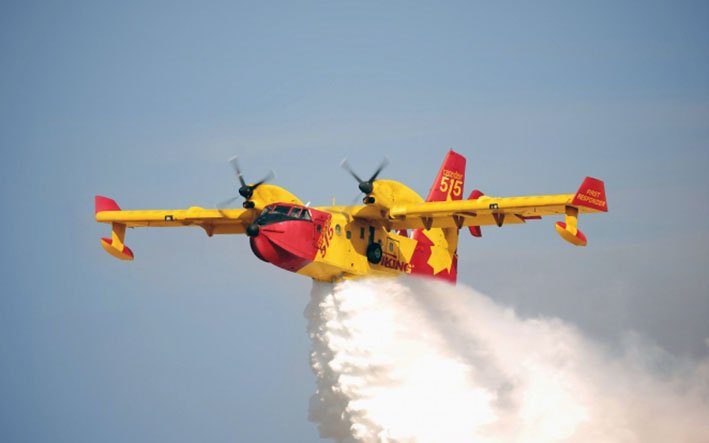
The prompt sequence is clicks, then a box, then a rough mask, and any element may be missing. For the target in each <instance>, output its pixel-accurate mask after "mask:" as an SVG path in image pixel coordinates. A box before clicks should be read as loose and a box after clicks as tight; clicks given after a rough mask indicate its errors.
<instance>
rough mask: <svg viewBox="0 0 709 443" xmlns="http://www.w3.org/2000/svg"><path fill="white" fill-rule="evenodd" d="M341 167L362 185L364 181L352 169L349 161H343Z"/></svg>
mask: <svg viewBox="0 0 709 443" xmlns="http://www.w3.org/2000/svg"><path fill="white" fill-rule="evenodd" d="M340 166H342V168H343V169H344V170H345V171H347V172H349V173H350V175H351V176H352V177H354V179H355V180H357V182H358V183H362V182H363V181H364V180H362V179H361V178H359V176H358V175H357V174H356V173H355V172H354V171H353V170H352V168H351V167H350V163H349V162H348V161H347V159H343V160H342V162H340Z"/></svg>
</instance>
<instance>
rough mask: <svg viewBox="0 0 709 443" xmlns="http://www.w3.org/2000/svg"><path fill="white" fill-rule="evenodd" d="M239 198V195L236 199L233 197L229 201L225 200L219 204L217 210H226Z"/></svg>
mask: <svg viewBox="0 0 709 443" xmlns="http://www.w3.org/2000/svg"><path fill="white" fill-rule="evenodd" d="M238 198H239V196H238V195H237V196H236V197H232V198H230V199H228V200H224V201H222V202H219V203H217V209H226V208H227V207H228V206H229V205H230V204H232V203H233V202H235V201H236V200H237V199H238Z"/></svg>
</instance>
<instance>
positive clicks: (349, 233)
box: [347, 231, 352, 240]
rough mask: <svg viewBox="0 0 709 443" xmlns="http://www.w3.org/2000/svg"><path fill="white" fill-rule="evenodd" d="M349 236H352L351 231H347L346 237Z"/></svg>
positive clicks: (348, 237)
mask: <svg viewBox="0 0 709 443" xmlns="http://www.w3.org/2000/svg"><path fill="white" fill-rule="evenodd" d="M351 238H352V231H347V239H348V240H349V239H351Z"/></svg>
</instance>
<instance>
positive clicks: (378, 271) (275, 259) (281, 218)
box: [95, 150, 608, 282]
mask: <svg viewBox="0 0 709 443" xmlns="http://www.w3.org/2000/svg"><path fill="white" fill-rule="evenodd" d="M231 162H232V165H233V166H234V169H235V172H236V176H237V177H238V179H239V182H240V185H241V186H240V187H239V195H240V196H241V197H243V198H244V199H245V201H244V202H243V205H242V206H243V209H224V208H219V209H204V208H200V207H197V206H193V207H191V208H189V209H175V210H139V211H124V210H121V208H120V207H118V204H116V202H115V201H113V200H111V199H110V198H107V197H102V196H96V201H95V204H96V221H98V222H102V223H110V224H111V238H102V239H101V245H102V246H103V248H104V249H105V250H106V251H107V252H108V253H109V254H111V255H112V256H114V257H116V258H118V259H121V260H133V252H132V251H131V250H130V248H128V247H127V246H126V245H125V243H124V241H125V233H126V228H138V227H183V226H197V227H200V228H202V229H204V230H205V231H206V233H207V235H208V236H210V237H211V236H213V235H219V234H246V235H247V236H248V237H249V242H250V244H251V250H252V251H253V252H254V254H256V256H257V257H258V258H260V259H261V260H263V261H265V262H269V263H271V264H273V265H275V266H278V267H280V268H283V269H285V270H287V271H291V272H297V273H298V274H302V275H306V276H308V277H311V278H313V279H315V280H320V281H328V282H331V281H337V280H341V279H349V278H357V277H363V276H367V275H387V274H389V275H391V274H395V275H396V274H399V273H406V274H416V275H423V276H430V277H435V278H440V279H443V280H448V281H450V282H455V280H456V275H457V264H458V254H457V249H458V232H459V230H460V229H462V228H464V227H468V228H469V230H470V233H471V234H472V235H473V236H475V237H480V236H481V235H482V231H481V227H482V226H488V225H497V226H499V227H502V226H506V225H513V224H521V223H525V222H526V221H527V220H535V219H540V218H542V217H545V216H550V215H564V216H565V221H563V222H557V223H556V225H555V227H556V231H557V232H558V233H559V235H560V236H561V238H563V239H564V240H566V241H567V242H569V243H571V244H572V245H576V246H585V245H586V237H585V235H584V234H583V233H582V232H581V231H580V230H579V229H578V227H577V226H578V215H579V214H582V213H591V212H607V211H608V206H607V204H606V194H605V189H604V184H603V182H602V181H601V180H598V179H595V178H591V177H587V178H586V179H585V180H584V181H583V183H582V184H581V187H580V188H579V190H578V191H577V192H576V193H574V194H559V195H540V196H526V197H492V196H488V195H485V194H483V193H482V192H480V191H478V190H477V189H476V190H474V191H472V192H471V194H470V195H469V197H468V198H467V199H466V200H463V199H462V197H463V185H464V183H465V157H463V156H462V155H460V154H458V153H456V152H454V151H452V150H451V151H449V152H448V154H447V155H446V157H445V159H444V161H443V165H442V166H441V168H440V170H439V171H438V175H437V176H436V179H435V181H434V182H433V186H432V187H431V189H430V191H429V193H428V197H427V198H426V200H425V201H424V200H423V199H422V198H421V197H420V196H419V195H418V194H417V193H416V192H414V191H413V190H411V189H410V188H408V187H407V186H405V185H403V184H401V183H399V182H396V181H393V180H382V179H379V178H378V177H379V174H380V173H381V171H382V169H383V168H384V166H385V164H386V163H382V164H381V165H380V166H379V168H378V169H377V170H376V171H375V173H374V174H373V175H372V176H371V177H370V178H369V179H368V180H363V179H361V178H360V177H359V176H358V175H357V174H356V173H355V172H354V171H353V170H352V168H351V167H350V166H349V165H348V164H347V162H346V161H343V164H342V166H343V167H344V168H345V169H346V170H347V171H348V172H349V173H350V174H351V175H352V176H353V177H354V178H355V180H357V182H359V190H360V191H361V192H362V193H363V194H364V195H365V196H364V199H363V204H362V205H357V206H324V207H309V206H308V205H304V204H303V203H302V202H301V201H300V200H299V199H298V198H297V197H296V196H294V195H293V194H291V193H290V192H288V191H287V190H285V189H283V188H281V187H279V186H275V185H272V184H268V183H266V181H268V179H264V180H261V181H259V182H257V183H253V184H248V183H247V182H246V181H245V180H244V177H243V175H242V173H241V170H240V169H239V165H238V163H237V161H236V158H233V159H232V160H231ZM237 198H238V197H235V198H233V199H231V200H230V201H228V202H225V203H226V204H227V205H228V204H231V203H233V201H235V200H236V199H237ZM221 206H223V205H218V207H221Z"/></svg>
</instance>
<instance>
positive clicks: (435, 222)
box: [353, 177, 608, 246]
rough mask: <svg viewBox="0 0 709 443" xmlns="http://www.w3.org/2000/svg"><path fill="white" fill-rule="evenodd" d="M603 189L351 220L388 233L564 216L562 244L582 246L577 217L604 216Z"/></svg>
mask: <svg viewBox="0 0 709 443" xmlns="http://www.w3.org/2000/svg"><path fill="white" fill-rule="evenodd" d="M606 211H608V207H607V204H606V197H605V187H604V184H603V182H602V181H601V180H598V179H594V178H591V177H587V178H586V179H585V180H584V182H583V184H582V185H581V187H580V188H579V190H578V191H577V192H576V193H575V194H559V195H539V196H524V197H491V196H486V195H482V194H480V195H479V196H477V198H475V199H472V200H454V201H440V202H422V203H411V204H402V205H395V206H392V207H390V208H388V211H384V212H383V213H382V217H381V218H380V217H378V216H377V212H376V211H372V210H369V211H367V210H359V211H357V213H355V214H353V216H354V217H358V216H359V217H361V218H366V219H372V220H374V219H378V218H379V219H380V220H381V221H383V222H385V223H386V224H387V226H388V227H389V228H391V229H418V228H423V229H431V228H458V229H460V228H462V227H464V226H487V225H497V226H503V225H508V224H520V223H525V222H526V220H530V219H538V218H541V217H545V216H549V215H565V216H566V221H565V222H559V223H557V225H556V226H557V231H558V232H559V234H560V235H561V236H562V238H564V239H565V240H567V241H569V242H571V243H573V244H575V245H577V246H584V245H585V244H586V239H585V237H584V236H583V233H581V231H578V229H577V227H576V226H577V216H578V214H579V213H591V212H606Z"/></svg>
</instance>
